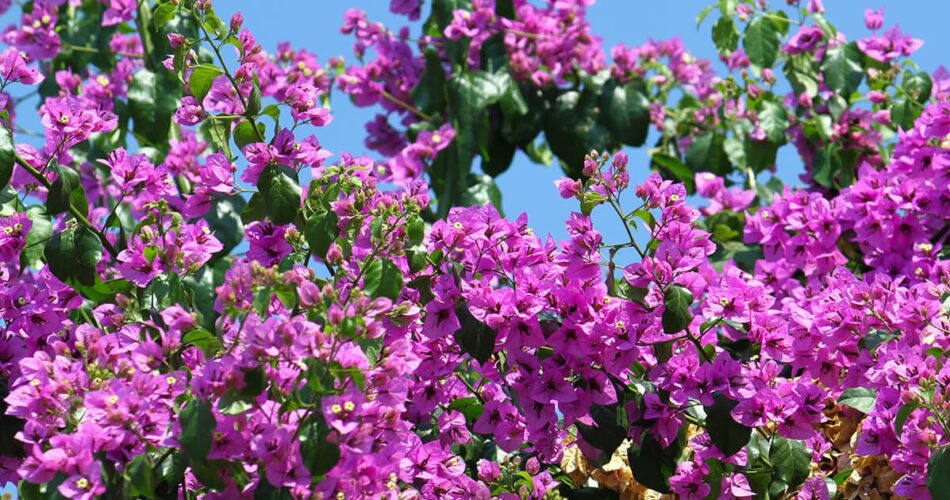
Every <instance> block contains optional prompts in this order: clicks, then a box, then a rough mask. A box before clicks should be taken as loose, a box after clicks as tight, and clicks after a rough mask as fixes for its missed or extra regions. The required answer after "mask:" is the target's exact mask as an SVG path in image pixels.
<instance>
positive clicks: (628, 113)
mask: <svg viewBox="0 0 950 500" xmlns="http://www.w3.org/2000/svg"><path fill="white" fill-rule="evenodd" d="M599 118H600V120H601V123H603V124H604V125H605V126H606V127H607V130H609V131H610V134H611V135H612V136H613V137H614V138H616V139H617V140H619V141H620V142H622V143H624V144H627V145H630V146H642V145H643V143H644V142H645V141H646V138H647V132H649V130H650V101H649V99H647V96H646V86H645V85H644V84H643V82H642V81H641V80H633V81H631V82H629V83H627V84H626V85H623V86H620V85H618V84H616V83H615V82H614V80H610V81H608V82H607V83H606V84H604V88H603V93H602V94H601V97H600V115H599Z"/></svg>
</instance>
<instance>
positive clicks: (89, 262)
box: [73, 226, 102, 286]
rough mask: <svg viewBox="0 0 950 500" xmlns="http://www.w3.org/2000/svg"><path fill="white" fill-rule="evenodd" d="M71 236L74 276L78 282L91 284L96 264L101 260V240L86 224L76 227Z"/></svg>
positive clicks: (94, 277) (94, 280) (93, 280)
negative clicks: (74, 263)
mask: <svg viewBox="0 0 950 500" xmlns="http://www.w3.org/2000/svg"><path fill="white" fill-rule="evenodd" d="M73 238H74V241H75V243H74V250H73V251H74V252H75V256H74V258H75V259H76V269H75V277H76V279H77V280H78V281H79V283H81V284H83V285H87V286H92V285H93V284H94V283H95V282H96V266H97V265H98V264H99V262H101V261H102V241H100V240H99V236H98V235H96V233H94V232H92V230H91V229H89V228H87V227H86V226H79V227H77V228H76V232H75V233H74V235H73Z"/></svg>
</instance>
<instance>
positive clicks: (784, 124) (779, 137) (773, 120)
mask: <svg viewBox="0 0 950 500" xmlns="http://www.w3.org/2000/svg"><path fill="white" fill-rule="evenodd" d="M759 126H760V127H762V130H764V131H765V135H766V136H768V138H769V140H770V141H772V142H774V143H776V144H782V143H784V142H785V130H786V129H788V113H786V112H785V106H782V105H780V104H778V103H775V102H772V101H763V102H762V109H761V110H759Z"/></svg>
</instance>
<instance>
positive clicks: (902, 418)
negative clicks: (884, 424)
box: [894, 402, 921, 438]
mask: <svg viewBox="0 0 950 500" xmlns="http://www.w3.org/2000/svg"><path fill="white" fill-rule="evenodd" d="M918 408H921V405H920V403H917V402H910V403H905V404H904V406H901V409H900V410H897V417H895V418H894V434H897V437H898V438H899V437H900V435H901V433H902V432H904V424H905V423H907V419H908V418H910V414H911V413H913V412H914V410H916V409H918Z"/></svg>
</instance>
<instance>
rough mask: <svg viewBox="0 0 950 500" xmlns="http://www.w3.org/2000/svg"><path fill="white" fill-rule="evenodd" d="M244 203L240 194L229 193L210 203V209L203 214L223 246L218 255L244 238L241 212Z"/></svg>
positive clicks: (228, 250) (226, 251) (226, 252)
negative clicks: (229, 194)
mask: <svg viewBox="0 0 950 500" xmlns="http://www.w3.org/2000/svg"><path fill="white" fill-rule="evenodd" d="M246 204H247V202H246V201H244V198H243V197H242V196H241V195H239V194H235V195H231V196H229V197H227V198H223V199H219V200H215V201H214V202H213V203H212V204H211V210H210V211H209V212H208V213H207V214H206V215H205V216H204V219H205V220H206V221H208V227H209V228H210V229H211V230H212V231H214V236H215V238H217V239H218V241H220V242H221V244H222V245H223V246H224V248H223V249H222V250H221V252H219V254H218V255H227V254H228V253H229V252H230V251H231V250H233V249H234V247H236V246H237V245H238V244H240V243H241V240H242V239H244V223H243V221H242V220H241V212H242V210H244V206H245V205H246Z"/></svg>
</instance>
